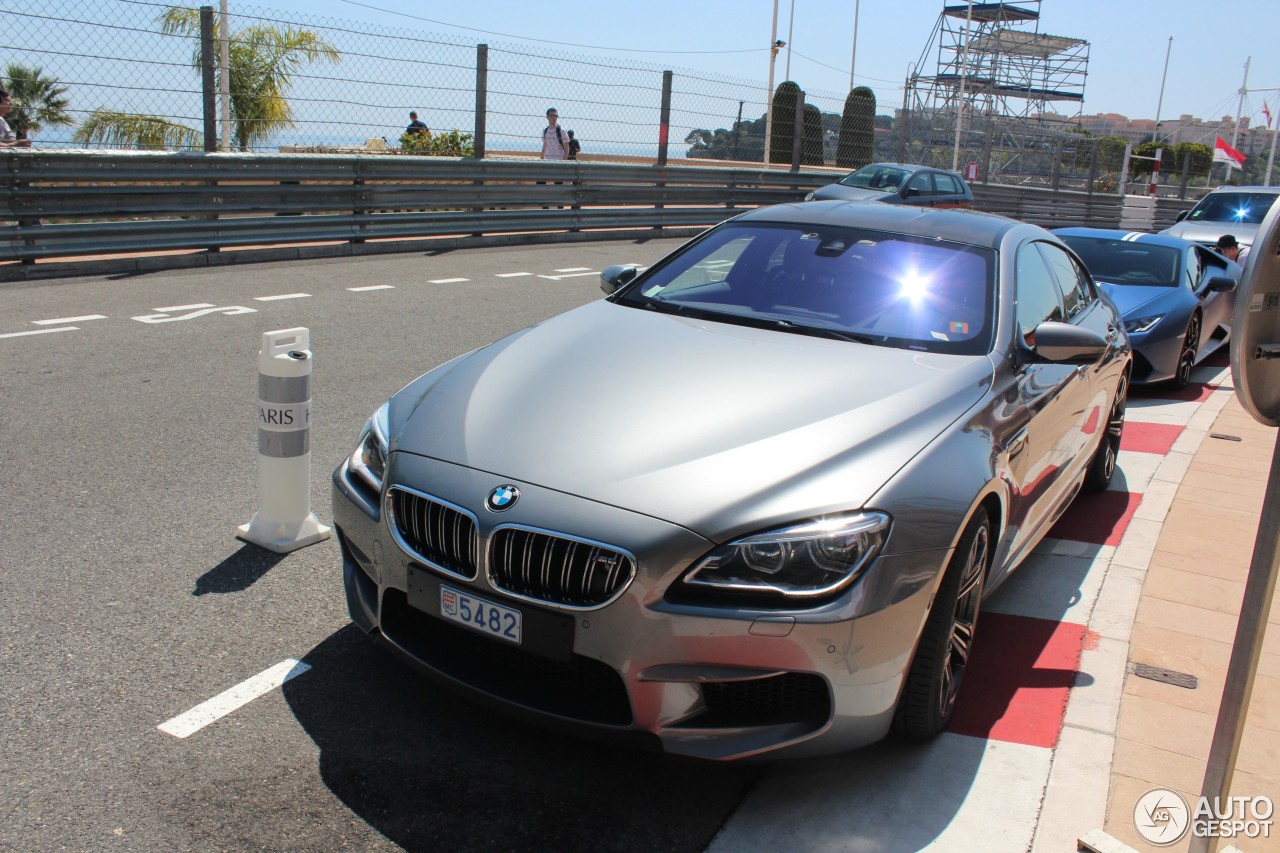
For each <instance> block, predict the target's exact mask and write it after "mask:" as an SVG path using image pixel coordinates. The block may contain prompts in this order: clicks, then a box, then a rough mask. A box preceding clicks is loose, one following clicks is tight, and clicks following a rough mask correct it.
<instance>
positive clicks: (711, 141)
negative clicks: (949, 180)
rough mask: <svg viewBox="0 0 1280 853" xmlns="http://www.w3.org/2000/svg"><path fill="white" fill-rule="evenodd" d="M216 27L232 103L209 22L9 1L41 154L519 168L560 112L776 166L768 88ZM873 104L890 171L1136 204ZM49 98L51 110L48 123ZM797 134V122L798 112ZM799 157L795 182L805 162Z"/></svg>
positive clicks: (893, 91) (1105, 181)
mask: <svg viewBox="0 0 1280 853" xmlns="http://www.w3.org/2000/svg"><path fill="white" fill-rule="evenodd" d="M211 22H212V24H213V31H212V33H211V34H210V35H211V36H212V38H211V39H208V40H206V42H205V44H206V50H207V51H208V52H209V59H210V61H211V62H212V64H213V65H214V66H215V67H214V69H213V71H214V73H213V74H212V75H210V77H208V78H203V79H209V80H211V81H212V82H211V83H210V84H209V86H210V88H212V89H213V90H214V91H212V92H206V89H205V85H203V84H202V74H201V29H200V13H199V11H198V10H197V9H196V8H195V7H184V6H173V5H171V4H166V3H163V2H155V0H39V2H36V0H8V2H6V3H4V4H2V5H0V32H2V33H3V35H0V62H2V63H3V66H4V67H3V69H0V73H3V75H4V76H5V78H6V80H7V81H8V84H9V86H10V88H11V89H14V90H15V100H23V98H22V97H19V94H20V93H24V94H25V99H26V100H27V101H29V102H30V103H27V104H25V105H23V107H22V109H24V110H25V111H26V112H27V113H30V114H31V115H33V116H35V117H36V118H35V119H33V120H31V121H28V122H27V123H26V126H25V127H18V124H19V122H14V120H13V119H14V116H11V117H10V122H11V123H12V124H15V129H16V130H18V131H19V132H20V133H23V134H25V135H27V136H29V137H30V138H31V139H32V140H33V141H34V144H35V145H36V146H38V147H40V148H85V147H108V148H166V149H169V150H175V149H177V150H181V149H184V148H185V149H194V150H200V149H204V148H206V144H207V141H206V139H205V127H206V110H209V111H211V112H212V114H213V116H212V117H213V118H214V119H216V124H215V125H214V127H215V131H214V135H215V137H216V138H215V139H214V140H212V142H213V143H214V145H213V146H212V147H211V148H210V150H212V148H220V149H230V150H241V151H250V152H263V153H265V152H271V153H276V152H330V151H332V152H343V153H348V152H351V151H355V150H359V151H369V152H386V153H397V152H400V151H401V150H407V149H406V148H402V136H403V135H404V134H405V129H406V127H407V125H408V124H409V121H410V118H409V113H410V111H416V112H417V114H418V117H419V118H420V119H421V120H422V121H423V122H425V123H426V124H427V126H428V127H429V128H430V130H431V133H432V139H433V145H434V147H431V146H427V147H425V148H424V147H420V146H418V147H414V153H437V154H446V155H451V156H459V155H462V156H469V155H483V156H486V157H489V158H494V157H498V158H504V157H506V158H511V157H536V156H538V155H539V153H540V151H541V144H542V142H541V139H542V130H543V129H544V128H545V127H546V126H547V124H546V118H545V114H546V111H547V109H548V108H551V107H554V108H556V109H557V110H558V112H559V117H560V118H559V124H560V127H561V128H562V129H563V130H565V131H570V130H572V131H573V132H574V134H575V136H576V138H577V140H578V141H579V143H580V144H581V146H582V154H581V159H584V160H597V161H599V160H620V161H633V162H635V161H647V162H653V160H654V159H658V160H660V161H661V160H663V159H664V157H665V158H669V162H685V161H691V160H696V161H698V162H700V163H704V164H706V163H714V162H716V161H721V162H738V163H741V162H746V163H759V162H762V161H763V159H764V147H765V137H766V133H765V125H766V119H765V115H766V112H767V109H768V103H769V100H770V92H769V91H768V89H767V86H766V85H765V84H764V83H763V82H759V81H750V80H737V79H732V78H728V77H722V76H717V75H712V74H707V73H705V72H698V71H690V70H685V69H679V68H676V69H665V68H663V67H661V66H658V65H654V64H646V63H642V62H631V61H622V60H616V59H613V58H608V59H604V58H597V57H588V56H578V55H573V54H570V53H565V52H562V51H557V50H549V49H544V48H534V47H529V46H526V45H519V44H500V43H490V44H487V45H479V44H477V43H475V42H474V41H471V40H467V39H463V38H459V37H456V36H441V35H432V34H425V33H420V32H414V31H411V30H405V29H396V28H391V27H386V26H380V25H374V24H369V23H357V22H351V21H342V20H331V19H325V18H319V17H311V16H305V15H298V14H292V13H290V14H285V13H280V12H275V11H272V10H270V9H266V8H259V7H254V6H247V5H243V4H241V3H238V2H233V3H232V4H231V6H230V14H229V16H228V20H227V23H226V26H225V28H224V26H223V24H222V23H221V21H220V19H219V16H218V14H217V11H216V9H215V10H213V15H212V16H211ZM224 29H225V30H226V32H225V34H224V33H223V30H224ZM223 35H225V36H226V53H227V57H228V58H227V60H226V68H227V70H228V73H227V74H226V75H225V77H226V80H227V83H226V89H227V90H228V91H227V94H228V97H227V101H228V104H227V106H226V107H225V109H227V112H228V113H229V118H230V120H229V121H223V120H222V114H223V109H224V106H223V102H222V96H221V92H220V91H218V90H219V89H221V82H222V77H223V76H224V75H223V74H222V73H221V72H222V69H223V62H224V61H223V59H222V56H221V54H222V44H221V43H220V40H221V37H222V36H223ZM800 82H802V81H800ZM802 88H803V85H802ZM873 90H874V91H875V94H876V98H877V104H876V110H875V129H874V144H873V157H874V159H875V160H878V161H900V162H907V163H922V164H926V165H934V166H940V167H943V168H948V169H949V168H951V167H952V165H953V161H954V163H955V165H956V166H957V168H958V169H959V170H960V171H962V172H964V171H967V170H973V171H976V174H977V175H978V180H979V181H981V182H991V183H1004V184H1016V185H1025V186H1034V187H1047V188H1056V189H1075V190H1085V189H1088V190H1093V191H1101V192H1116V191H1117V190H1118V186H1117V185H1118V182H1119V180H1120V175H1121V173H1122V170H1123V156H1124V149H1123V147H1122V146H1121V147H1120V148H1118V149H1117V148H1116V146H1115V144H1114V141H1107V140H1100V139H1095V138H1091V137H1085V136H1082V135H1080V134H1077V133H1070V132H1064V131H1063V130H1062V129H1061V128H1060V127H1058V128H1053V127H1044V128H1039V127H1035V126H1032V125H1029V124H1028V123H1026V122H1025V121H1017V120H1011V119H1008V118H1005V117H999V116H983V115H969V116H965V117H963V119H962V130H961V132H960V133H959V134H956V133H955V116H954V115H950V116H948V115H943V114H938V113H935V114H928V113H926V111H924V110H921V109H916V110H912V109H910V108H909V106H904V101H905V98H904V89H903V88H902V87H895V86H891V85H889V84H886V83H880V84H877V85H876V86H873ZM50 92H54V93H58V94H57V97H52V96H51V95H50ZM803 97H804V103H805V104H807V105H810V106H811V107H816V108H817V109H818V114H819V117H820V123H821V145H820V146H816V143H814V142H812V141H809V142H806V143H805V146H804V150H805V158H804V164H805V165H806V167H810V166H818V165H827V166H834V165H835V159H836V158H835V153H836V145H837V141H838V137H839V129H840V120H841V113H842V112H843V109H844V102H845V93H830V92H821V91H812V90H805V91H804V93H803ZM42 98H43V99H44V101H43V103H44V104H45V106H50V105H51V103H52V106H51V108H49V109H45V110H44V111H43V112H41V110H40V109H39V104H41V103H42V101H41V99H42ZM51 98H52V100H51ZM58 98H61V104H62V105H61V106H60V107H57V99H58ZM664 106H666V107H667V108H666V109H665V110H664ZM53 107H57V108H53ZM15 113H16V114H18V115H19V117H21V115H22V112H21V110H19V111H15ZM40 116H43V118H42V119H41V118H39V117H40ZM777 118H778V117H775V119H777ZM784 120H785V121H787V122H788V124H787V127H791V126H792V125H794V124H795V122H794V116H791V117H787V118H786V119H784ZM796 133H797V134H800V133H803V123H801V125H800V126H797V127H796ZM664 143H665V144H664ZM819 147H820V152H821V153H820V154H819V153H815V152H817V151H818V150H819ZM775 148H776V145H775ZM786 148H787V154H786V155H785V156H784V157H783V160H784V163H783V164H782V166H781V168H786V166H787V165H788V163H787V162H786V161H789V153H790V146H786ZM775 162H776V158H775ZM970 164H973V165H972V166H971V165H970ZM1165 177H1166V180H1168V177H1169V176H1167V175H1166V176H1165ZM1174 180H1175V181H1176V176H1175V177H1174Z"/></svg>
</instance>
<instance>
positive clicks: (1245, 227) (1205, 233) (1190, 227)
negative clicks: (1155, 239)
mask: <svg viewBox="0 0 1280 853" xmlns="http://www.w3.org/2000/svg"><path fill="white" fill-rule="evenodd" d="M1160 233H1161V234H1168V235H1169V236H1170V237H1181V238H1182V239H1184V240H1192V241H1194V242H1196V243H1204V244H1207V245H1213V244H1214V243H1216V242H1218V238H1219V237H1221V236H1222V235H1223V234H1231V235H1233V236H1234V237H1235V238H1236V240H1237V241H1238V242H1239V243H1240V245H1242V246H1252V245H1253V241H1254V238H1255V237H1257V236H1258V226H1257V225H1250V224H1247V223H1243V222H1188V221H1187V220H1185V219H1184V220H1183V221H1181V222H1177V223H1174V224H1173V225H1172V226H1171V227H1169V228H1166V229H1165V230H1163V231H1161V232H1160Z"/></svg>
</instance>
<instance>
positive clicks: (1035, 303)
mask: <svg viewBox="0 0 1280 853" xmlns="http://www.w3.org/2000/svg"><path fill="white" fill-rule="evenodd" d="M1017 293H1018V296H1017V299H1018V305H1017V310H1016V312H1015V313H1016V317H1017V321H1018V330H1019V332H1021V334H1022V337H1023V338H1024V339H1026V341H1027V343H1029V344H1030V343H1034V338H1033V334H1034V332H1035V330H1036V326H1039V325H1040V324H1041V323H1043V322H1045V321H1048V320H1057V321H1061V320H1062V319H1063V316H1064V315H1063V311H1062V292H1061V290H1060V289H1059V287H1058V279H1057V277H1056V276H1055V275H1054V274H1053V272H1052V271H1051V270H1050V269H1049V266H1048V264H1047V263H1046V262H1045V259H1044V257H1043V256H1042V255H1041V254H1040V251H1039V249H1038V248H1037V245H1036V244H1035V243H1027V244H1026V245H1025V246H1023V247H1022V248H1021V249H1019V250H1018V282H1017Z"/></svg>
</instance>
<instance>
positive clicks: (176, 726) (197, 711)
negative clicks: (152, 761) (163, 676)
mask: <svg viewBox="0 0 1280 853" xmlns="http://www.w3.org/2000/svg"><path fill="white" fill-rule="evenodd" d="M309 669H311V664H308V663H302V662H301V661H297V660H294V659H293V658H288V659H286V660H282V661H280V663H278V664H276V665H275V666H273V667H271V668H269V669H265V670H263V671H262V672H260V673H258V674H257V675H255V676H253V677H251V678H246V679H245V680H244V681H242V682H240V683H239V684H237V685H236V686H235V687H232V688H231V689H230V690H224V691H222V692H221V693H219V694H218V695H217V696H214V697H213V698H212V699H210V700H208V701H207V702H201V703H200V704H199V705H197V706H195V707H194V708H192V709H191V710H190V711H187V712H186V713H185V714H179V715H178V716H176V717H174V718H173V719H172V720H165V721H164V722H163V723H161V724H160V725H158V726H156V728H158V729H159V730H160V731H162V732H164V733H165V734H167V735H173V736H174V737H176V738H179V739H181V738H185V737H189V736H191V735H193V734H195V733H196V732H198V731H200V730H201V729H203V728H204V727H205V726H207V725H209V724H210V723H212V722H214V721H216V720H220V719H222V718H223V717H225V716H226V715H227V714H230V713H231V712H232V711H234V710H236V709H237V708H240V707H242V706H244V705H248V704H249V703H250V702H252V701H253V700H254V699H257V698H258V697H259V696H262V695H265V694H267V693H270V692H271V691H272V690H275V689H276V688H277V687H279V686H280V685H282V684H284V683H285V682H286V681H288V680H289V679H291V678H296V677H297V676H299V675H302V673H304V672H306V671H307V670H309Z"/></svg>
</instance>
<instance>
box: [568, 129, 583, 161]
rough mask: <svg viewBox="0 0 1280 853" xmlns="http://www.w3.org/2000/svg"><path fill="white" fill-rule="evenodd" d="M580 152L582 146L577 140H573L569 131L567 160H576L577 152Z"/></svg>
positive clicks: (571, 132)
mask: <svg viewBox="0 0 1280 853" xmlns="http://www.w3.org/2000/svg"><path fill="white" fill-rule="evenodd" d="M581 150H582V145H581V144H580V143H579V142H578V140H576V139H574V138H573V131H572V130H571V131H569V155H568V156H569V159H570V160H577V159H578V152H579V151H581Z"/></svg>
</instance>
